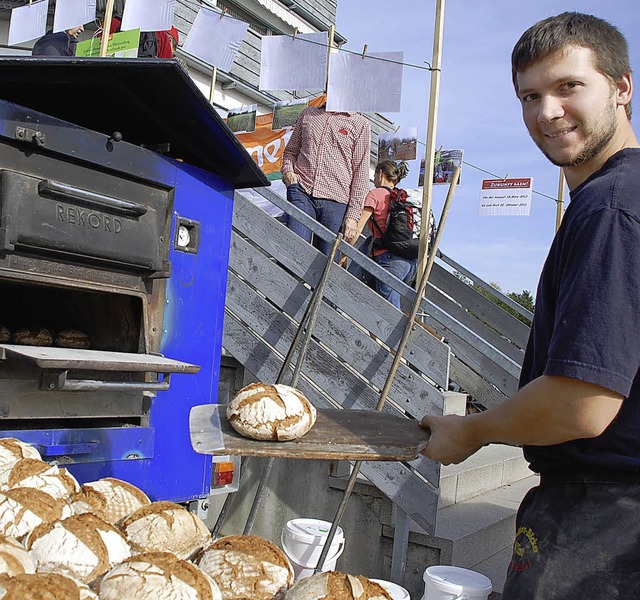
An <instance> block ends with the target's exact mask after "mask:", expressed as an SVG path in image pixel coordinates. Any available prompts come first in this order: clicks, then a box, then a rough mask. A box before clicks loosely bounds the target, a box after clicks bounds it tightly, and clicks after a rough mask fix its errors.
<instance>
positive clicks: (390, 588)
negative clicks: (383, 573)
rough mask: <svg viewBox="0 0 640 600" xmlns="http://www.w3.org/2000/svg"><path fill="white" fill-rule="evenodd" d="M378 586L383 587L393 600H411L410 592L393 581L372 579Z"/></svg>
mask: <svg viewBox="0 0 640 600" xmlns="http://www.w3.org/2000/svg"><path fill="white" fill-rule="evenodd" d="M371 581H375V582H376V583H377V584H379V585H381V586H382V587H383V588H384V590H385V592H387V594H389V596H391V600H411V596H409V592H407V590H405V589H404V588H403V587H402V586H401V585H398V584H397V583H393V581H385V580H384V579H372V580H371Z"/></svg>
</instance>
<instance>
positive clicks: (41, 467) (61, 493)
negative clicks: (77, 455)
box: [0, 458, 80, 499]
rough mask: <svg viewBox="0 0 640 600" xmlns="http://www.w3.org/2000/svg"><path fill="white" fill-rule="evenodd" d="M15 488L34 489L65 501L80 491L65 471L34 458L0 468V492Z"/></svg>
mask: <svg viewBox="0 0 640 600" xmlns="http://www.w3.org/2000/svg"><path fill="white" fill-rule="evenodd" d="M17 487H20V488H35V489H39V490H42V491H44V492H47V493H48V494H50V495H51V496H53V497H54V498H65V499H69V498H70V497H71V496H72V495H73V494H75V493H77V492H78V491H79V490H80V484H79V483H78V482H77V481H76V478H75V477H74V476H73V475H71V473H69V471H67V469H65V468H64V467H57V466H56V465H51V464H49V463H46V462H44V461H42V460H38V459H35V458H22V459H20V460H18V461H16V462H15V463H14V464H13V465H10V466H8V467H3V468H0V491H3V492H4V491H7V490H11V489H13V488H17Z"/></svg>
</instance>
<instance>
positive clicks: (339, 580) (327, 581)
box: [273, 571, 392, 600]
mask: <svg viewBox="0 0 640 600" xmlns="http://www.w3.org/2000/svg"><path fill="white" fill-rule="evenodd" d="M273 600H392V598H391V596H389V594H388V593H387V592H386V591H385V589H384V588H383V587H382V586H381V585H380V584H379V583H376V582H375V581H371V580H370V579H368V578H367V577H363V576H362V575H358V576H354V575H349V574H346V573H338V572H337V571H327V572H324V573H316V574H315V575H312V576H311V577H307V578H306V579H301V580H300V581H297V582H296V583H295V584H294V585H293V586H292V587H291V588H289V589H288V590H287V591H286V592H283V593H280V594H278V595H277V596H275V597H274V599H273Z"/></svg>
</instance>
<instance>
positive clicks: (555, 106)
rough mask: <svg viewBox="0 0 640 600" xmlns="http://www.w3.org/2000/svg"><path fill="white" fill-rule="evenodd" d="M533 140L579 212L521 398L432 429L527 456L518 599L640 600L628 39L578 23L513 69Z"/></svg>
mask: <svg viewBox="0 0 640 600" xmlns="http://www.w3.org/2000/svg"><path fill="white" fill-rule="evenodd" d="M512 70H513V82H514V85H515V89H516V93H517V95H518V98H519V99H520V102H521V104H522V112H523V117H524V122H525V125H526V126H527V129H528V131H529V134H530V135H531V138H532V139H533V141H534V142H535V143H536V144H537V145H538V147H539V148H540V150H542V152H543V153H544V154H545V155H546V156H547V158H549V160H550V161H551V162H552V163H553V164H555V165H558V166H560V167H562V169H563V171H564V173H565V176H566V179H567V182H568V185H569V188H570V190H571V203H570V205H569V208H568V209H567V211H566V214H565V217H564V219H563V222H562V226H561V227H560V229H559V231H558V233H557V235H556V238H555V240H554V241H553V244H552V246H551V249H550V252H549V256H548V258H547V261H546V263H545V266H544V269H543V271H542V275H541V279H540V284H539V287H538V291H537V297H536V307H535V315H534V320H533V326H532V330H531V335H530V338H529V343H528V346H527V351H526V353H525V357H524V364H523V367H522V374H521V378H520V384H521V387H520V390H519V391H518V392H517V393H516V394H515V395H514V396H513V397H511V398H510V399H508V400H507V401H505V402H504V403H503V404H502V405H501V406H500V407H498V408H496V409H495V410H490V411H486V412H484V413H480V414H475V415H470V416H467V417H455V416H444V417H436V416H427V417H424V419H423V420H422V425H423V426H424V427H428V428H430V429H431V432H432V437H431V440H430V443H429V447H428V448H427V449H426V450H425V452H424V454H425V455H426V456H428V457H429V458H432V459H434V460H438V461H440V462H442V463H444V464H449V463H457V462H460V461H462V460H464V459H465V458H467V457H468V456H470V455H471V454H473V453H474V452H475V451H477V450H478V449H479V448H480V447H481V446H483V445H486V444H488V443H491V442H497V443H506V444H522V445H524V452H525V457H526V458H527V460H528V461H529V462H530V466H531V469H532V470H533V471H535V472H537V473H540V476H541V477H540V485H539V486H538V487H535V488H533V489H532V490H531V491H530V492H529V493H528V494H527V496H526V497H525V498H524V500H523V501H522V505H521V506H520V510H519V512H518V518H517V524H516V528H517V530H516V541H515V545H514V552H513V558H512V561H511V563H510V565H509V569H508V575H507V581H506V584H505V588H504V592H503V599H504V600H529V599H530V600H534V599H535V600H547V599H550V598H553V599H556V600H575V599H577V598H593V599H594V600H595V599H597V600H600V599H604V598H606V599H607V600H613V599H615V598H640V518H639V517H638V515H640V267H639V266H638V265H640V148H639V145H638V141H637V139H636V136H635V135H634V132H633V129H632V127H631V123H630V121H629V119H630V116H631V96H632V90H633V86H632V79H631V68H630V66H629V59H628V49H627V44H626V41H625V39H624V37H623V36H622V35H621V34H620V32H619V31H618V30H617V29H616V28H615V27H613V26H612V25H610V24H609V23H607V22H606V21H603V20H601V19H598V18H596V17H593V16H590V15H584V14H580V13H564V14H561V15H558V16H556V17H551V18H549V19H545V20H543V21H540V22H539V23H537V24H536V25H534V26H533V27H531V28H530V29H529V30H527V31H526V32H525V33H524V34H523V35H522V37H521V38H520V40H519V41H518V43H517V44H516V46H515V48H514V50H513V54H512Z"/></svg>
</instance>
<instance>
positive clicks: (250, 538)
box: [195, 535, 294, 600]
mask: <svg viewBox="0 0 640 600" xmlns="http://www.w3.org/2000/svg"><path fill="white" fill-rule="evenodd" d="M195 562H196V564H197V565H198V566H199V567H200V568H201V569H202V570H203V571H204V572H205V573H207V575H209V576H210V577H211V579H213V580H214V581H215V582H216V583H217V584H218V587H219V588H220V591H221V592H222V598H223V599H224V600H271V599H272V598H273V596H274V595H275V594H276V593H277V592H278V591H280V590H282V589H286V588H288V587H289V586H290V585H291V583H293V577H294V573H293V569H292V567H291V563H290V562H289V559H288V558H287V556H286V554H285V553H284V552H283V551H282V550H280V548H278V546H276V545H275V544H274V543H273V542H271V541H269V540H267V539H265V538H262V537H259V536H255V535H229V536H225V537H223V538H220V539H218V540H216V541H214V542H213V543H211V544H210V545H209V546H208V547H207V548H205V549H204V550H203V551H202V552H201V553H200V554H199V555H198V557H197V558H196V559H195Z"/></svg>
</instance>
